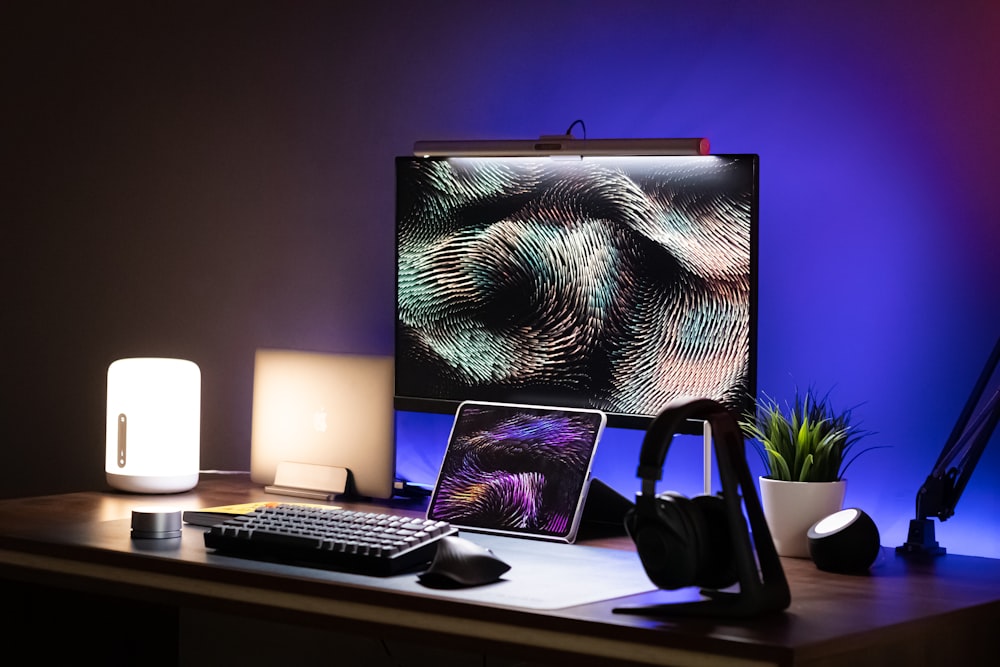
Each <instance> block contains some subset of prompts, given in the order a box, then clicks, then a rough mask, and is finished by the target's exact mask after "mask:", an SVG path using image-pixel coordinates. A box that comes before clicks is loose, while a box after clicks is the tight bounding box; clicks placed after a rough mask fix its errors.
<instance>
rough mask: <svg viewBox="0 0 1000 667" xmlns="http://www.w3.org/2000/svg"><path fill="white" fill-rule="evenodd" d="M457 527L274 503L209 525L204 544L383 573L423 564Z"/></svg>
mask: <svg viewBox="0 0 1000 667" xmlns="http://www.w3.org/2000/svg"><path fill="white" fill-rule="evenodd" d="M457 532H458V529H457V528H455V527H454V526H452V525H451V524H449V523H448V522H445V521H431V520H428V519H419V518H410V517H404V516H397V515H394V514H383V513H379V512H356V511H351V510H345V509H339V508H333V507H330V508H317V507H301V506H295V505H290V504H289V505H285V504H279V505H275V506H270V507H262V508H259V509H257V510H255V511H254V512H252V513H250V514H242V515H239V516H234V517H232V518H230V519H227V520H226V521H224V522H222V523H220V524H216V525H215V526H212V527H211V528H210V529H209V530H208V531H207V532H206V533H205V547H206V548H209V549H214V550H215V551H216V552H217V553H220V554H224V555H229V556H239V557H242V558H251V559H255V560H267V561H277V562H282V563H287V564H293V565H306V566H309V567H321V568H325V569H331V570H342V571H346V572H355V573H360V574H369V575H375V576H388V575H392V574H399V573H401V572H406V571H409V570H416V569H417V568H419V567H420V566H423V565H426V564H427V563H429V562H430V561H431V559H432V558H433V557H434V554H435V553H436V551H437V541H438V540H439V539H441V538H442V537H444V536H445V535H453V534H455V533H457Z"/></svg>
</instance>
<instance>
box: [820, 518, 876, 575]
mask: <svg viewBox="0 0 1000 667" xmlns="http://www.w3.org/2000/svg"><path fill="white" fill-rule="evenodd" d="M806 535H807V537H808V541H809V555H810V556H811V557H812V560H813V562H814V563H815V564H816V567H818V568H819V569H821V570H825V571H827V572H839V573H844V574H849V573H860V572H864V571H865V570H867V569H868V568H869V567H871V565H872V563H874V562H875V559H876V558H877V557H878V553H879V549H880V548H881V546H880V544H879V539H880V538H879V533H878V526H876V525H875V522H874V521H873V520H872V518H871V517H870V516H868V515H867V514H865V513H864V512H863V511H861V510H859V509H858V508H856V507H852V508H849V509H844V510H840V511H839V512H834V513H833V514H831V515H829V516H827V517H824V518H822V519H820V520H819V521H817V522H816V523H814V524H813V525H812V527H810V528H809V530H808V532H807V533H806Z"/></svg>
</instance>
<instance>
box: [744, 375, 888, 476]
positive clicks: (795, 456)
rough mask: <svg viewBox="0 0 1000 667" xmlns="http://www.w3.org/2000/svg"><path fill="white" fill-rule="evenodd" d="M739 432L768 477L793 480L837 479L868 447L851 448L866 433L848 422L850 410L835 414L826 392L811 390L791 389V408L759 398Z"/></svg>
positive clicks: (746, 415)
mask: <svg viewBox="0 0 1000 667" xmlns="http://www.w3.org/2000/svg"><path fill="white" fill-rule="evenodd" d="M740 427H741V428H742V430H743V433H744V434H745V435H746V436H747V437H748V438H750V439H751V440H752V441H753V443H754V446H755V449H756V451H757V453H758V454H759V455H760V457H761V459H762V461H763V463H764V465H765V467H766V468H767V471H768V474H767V477H769V478H771V479H780V480H785V481H791V482H835V481H837V480H840V479H843V476H844V473H845V472H846V471H847V468H848V466H849V465H850V464H851V463H852V462H853V461H854V460H855V459H857V457H858V456H860V455H861V454H864V453H865V452H866V451H868V450H869V449H874V447H869V448H868V449H864V450H861V451H858V452H853V451H852V450H853V449H854V448H855V446H856V445H857V443H858V441H860V440H861V439H862V438H864V437H865V436H867V435H869V433H868V432H867V431H862V430H860V429H858V428H857V426H856V425H854V424H852V423H851V411H850V410H846V411H843V412H839V413H838V412H835V411H834V410H833V408H832V407H831V406H830V402H829V394H827V395H824V396H822V397H817V396H816V394H815V392H814V391H813V390H812V389H810V390H808V391H806V392H805V394H800V393H799V392H798V391H796V392H795V401H794V404H793V405H792V407H791V408H789V407H788V406H787V405H786V406H781V405H779V404H778V403H777V402H776V401H774V400H772V399H769V398H768V399H764V400H762V401H758V402H757V407H756V412H754V413H747V414H745V415H743V418H742V419H741V420H740Z"/></svg>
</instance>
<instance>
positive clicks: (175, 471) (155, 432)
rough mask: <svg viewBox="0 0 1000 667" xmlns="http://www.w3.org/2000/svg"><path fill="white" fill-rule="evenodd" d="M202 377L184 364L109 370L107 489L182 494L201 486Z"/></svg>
mask: <svg viewBox="0 0 1000 667" xmlns="http://www.w3.org/2000/svg"><path fill="white" fill-rule="evenodd" d="M200 449H201V371H200V370H199V368H198V365H197V364H195V363H194V362H191V361H186V360H183V359H160V358H133V359H119V360H117V361H115V362H114V363H112V364H111V365H110V366H109V367H108V414H107V448H106V458H105V467H104V470H105V472H106V473H107V480H108V484H110V485H111V486H112V487H114V488H116V489H121V490H122V491H131V492H133V493H179V492H182V491H187V490H189V489H192V488H194V486H195V485H196V484H197V483H198V470H199V466H200Z"/></svg>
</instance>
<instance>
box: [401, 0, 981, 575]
mask: <svg viewBox="0 0 1000 667" xmlns="http://www.w3.org/2000/svg"><path fill="white" fill-rule="evenodd" d="M858 4H859V6H858V7H854V8H852V7H845V6H844V5H843V4H842V3H840V4H837V5H836V11H831V10H832V7H833V6H832V5H829V6H827V4H826V3H778V5H779V6H777V7H769V8H768V9H767V10H766V11H764V10H763V9H760V8H758V7H753V6H739V7H737V6H735V5H733V4H732V3H720V4H717V3H697V5H696V7H697V9H696V8H695V5H692V7H691V8H690V9H681V8H679V7H678V6H676V3H630V4H629V5H627V6H626V7H627V9H623V10H622V11H621V12H618V13H617V14H616V16H615V17H614V19H612V18H610V16H609V13H603V12H588V11H579V12H576V13H570V14H569V15H566V14H565V13H559V14H558V16H557V15H556V13H554V12H550V13H549V14H546V12H545V11H544V7H547V5H545V4H544V3H543V5H542V7H543V10H542V11H541V12H540V14H539V15H538V16H536V17H535V18H534V20H533V24H532V25H534V26H543V25H552V24H551V23H547V21H549V20H551V21H556V20H557V19H558V24H559V25H560V28H561V29H560V30H559V31H555V33H553V31H545V38H544V39H540V35H541V32H542V31H541V28H540V27H538V28H531V27H530V26H525V25H524V24H523V22H522V21H523V20H524V18H525V17H524V16H518V17H516V18H512V17H508V18H507V19H506V20H505V19H504V17H502V16H495V17H493V16H491V19H495V20H496V22H497V23H496V24H495V25H494V27H495V30H493V31H491V32H490V34H482V35H478V36H477V45H478V47H477V50H476V53H477V54H478V57H477V58H476V59H475V62H474V63H468V64H467V65H466V69H464V70H463V72H464V73H465V76H464V77H460V79H461V81H460V82H445V81H439V82H438V85H439V86H440V90H439V91H438V92H439V93H440V97H439V98H438V100H439V101H444V102H445V106H448V107H450V106H458V107H461V109H462V112H461V113H458V114H456V113H454V112H450V113H449V112H447V111H446V112H445V114H444V117H437V118H432V116H431V114H430V113H429V112H430V110H429V109H428V108H424V107H421V106H420V105H419V104H418V106H417V108H416V109H412V110H411V111H412V112H414V113H416V114H417V115H418V116H419V115H420V114H427V116H426V117H425V119H426V120H427V122H426V123H425V124H424V125H423V126H420V124H419V123H414V124H413V125H411V127H414V128H415V131H417V132H418V136H414V137H413V139H415V140H416V139H449V138H451V139H459V138H529V137H534V136H537V135H539V134H547V133H559V132H561V131H563V130H564V129H565V128H566V127H568V126H569V124H570V122H571V121H572V120H574V119H576V118H582V119H583V120H584V121H585V123H586V126H587V129H588V132H589V136H591V137H611V136H629V137H642V136H707V137H709V138H710V139H711V141H712V150H713V152H716V153H725V152H754V153H758V154H760V156H761V180H760V182H761V192H762V194H761V214H760V263H759V280H760V304H759V350H758V352H759V378H758V386H759V388H760V389H761V390H763V391H766V392H768V393H769V394H770V395H772V396H775V397H778V398H784V397H788V398H790V397H791V395H792V394H793V393H794V391H795V389H796V388H797V387H802V388H804V387H806V386H814V387H816V388H817V389H819V390H821V391H826V390H830V391H831V398H832V400H833V402H834V404H835V407H843V408H853V411H854V414H855V416H856V417H857V419H859V420H860V422H861V423H862V425H863V427H864V428H866V429H867V430H869V431H872V432H874V435H872V436H871V438H870V440H869V442H870V444H876V445H885V446H886V448H884V449H879V450H876V451H872V452H869V453H867V454H865V455H864V456H863V457H862V458H861V459H860V460H859V461H858V462H857V463H855V464H854V466H853V467H852V469H851V470H850V472H849V475H848V492H847V500H846V503H847V504H848V505H854V506H859V507H862V508H863V509H865V510H866V511H868V512H869V513H870V514H871V515H872V516H873V518H875V520H876V522H877V524H878V526H879V528H880V530H881V533H882V541H883V544H884V545H887V546H895V545H898V544H901V543H902V542H903V541H904V540H905V537H906V527H907V523H908V521H909V519H910V518H912V516H913V512H914V501H915V496H916V492H917V489H918V488H919V486H920V484H921V483H922V482H923V480H924V478H925V476H926V475H927V473H928V472H930V469H931V467H932V465H933V463H934V461H935V459H936V458H937V455H938V452H939V450H940V448H941V446H942V445H943V444H944V441H945V439H946V438H947V436H948V434H949V433H950V431H951V428H952V425H953V424H954V421H955V419H956V418H957V416H958V414H959V411H960V409H961V407H962V405H963V403H964V402H965V400H966V398H967V397H968V393H969V391H970V390H971V387H972V384H973V382H974V381H975V379H976V377H977V376H978V373H979V370H980V368H981V366H982V364H983V363H984V362H985V360H986V357H987V355H988V354H989V352H990V350H991V348H992V345H993V343H994V341H995V340H996V336H997V335H998V334H1000V267H998V265H997V263H996V262H995V261H994V259H993V254H995V252H996V249H997V247H998V245H1000V219H998V215H997V213H996V210H995V201H994V196H993V195H992V194H991V192H992V191H993V190H994V184H993V182H992V181H993V178H994V176H993V174H995V168H994V164H993V162H994V158H995V156H996V155H997V154H998V149H1000V132H998V131H997V129H996V127H995V118H997V117H1000V115H998V112H1000V90H998V89H997V87H996V86H993V85H992V84H989V83H988V82H991V81H994V80H995V75H994V74H993V72H995V71H998V69H1000V46H998V43H997V42H996V40H995V39H994V38H993V35H994V33H995V30H996V29H997V28H998V27H1000V9H997V8H994V7H992V6H990V5H989V4H988V3H985V2H980V3H963V6H962V7H961V8H955V7H937V8H932V9H930V10H924V9H921V10H918V11H906V10H904V11H902V12H900V11H899V8H898V7H897V8H895V9H893V8H891V7H885V8H882V9H872V8H869V7H866V6H861V4H860V3H858ZM889 4H892V3H889ZM484 11H485V10H484ZM609 21H610V22H612V23H613V24H614V30H611V29H609V26H608V25H607V24H608V22H609ZM518 27H520V28H523V29H522V30H516V28H518ZM598 35H599V37H598ZM457 48H460V47H457ZM445 69H447V67H446V68H445ZM576 134H577V136H579V128H577V132H576ZM407 419H412V418H407ZM432 419H438V420H439V419H440V418H432ZM410 428H412V422H411V421H407V420H404V423H403V424H402V427H401V433H402V435H403V441H402V448H403V450H402V451H404V452H405V451H406V447H407V445H406V435H407V434H408V433H409V429H410ZM640 436H641V434H636V433H633V432H625V431H616V430H614V429H612V430H611V431H609V433H608V435H607V436H606V439H605V442H604V443H603V444H602V449H601V450H600V453H599V456H598V462H597V464H596V465H597V470H596V474H597V476H599V477H602V479H605V481H609V482H611V483H612V485H613V486H615V487H616V488H618V490H619V491H620V492H622V493H623V494H625V495H631V494H632V492H634V490H635V486H636V481H635V472H634V467H635V461H636V457H637V454H638V442H639V441H640ZM446 437H447V424H446V423H445V424H444V425H441V426H440V433H439V434H438V435H436V436H434V437H433V439H434V440H435V441H437V442H440V441H441V439H442V438H446ZM998 438H1000V436H994V438H993V441H992V442H991V444H990V446H989V448H988V449H987V452H986V454H985V455H984V456H983V458H982V460H981V461H980V464H979V467H978V468H977V470H976V473H975V474H974V475H973V478H972V480H971V482H970V484H969V487H968V488H967V490H966V492H965V494H964V496H963V498H962V500H961V502H960V503H959V505H958V507H957V511H956V514H955V517H953V518H952V519H950V520H949V521H948V522H944V523H942V524H941V525H940V526H938V538H939V541H941V543H942V545H943V546H945V547H946V548H948V550H949V551H950V552H954V553H970V554H977V555H984V556H993V557H998V556H1000V518H998V517H1000V512H998V511H997V510H998V509H1000V491H997V489H1000V442H997V440H998ZM695 440H696V441H697V439H695ZM691 449H693V450H695V452H696V455H692V458H691V460H690V461H688V460H687V459H684V460H683V461H680V462H679V461H668V467H669V468H670V469H669V470H668V471H667V472H666V473H665V475H664V484H665V485H666V486H665V487H664V488H677V487H681V488H682V489H684V490H685V491H687V492H692V493H696V492H698V491H699V489H700V475H701V469H700V452H699V451H698V449H699V444H698V443H697V442H695V444H694V446H692V447H691ZM673 451H674V450H672V454H671V456H672V457H673ZM438 456H439V455H438ZM434 458H435V457H433V456H432V457H431V460H430V461H425V460H422V459H420V457H419V456H418V457H417V459H407V458H405V454H404V458H402V459H401V465H402V466H403V467H407V466H411V467H413V468H414V470H415V471H418V472H419V474H420V475H426V474H431V471H432V469H433V465H434V463H433V461H434ZM749 460H750V462H751V464H752V465H756V463H757V461H756V456H755V455H753V454H752V453H751V454H750V458H749ZM681 469H683V471H682V472H681ZM758 471H759V469H758ZM671 481H673V482H674V484H673V487H671Z"/></svg>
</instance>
